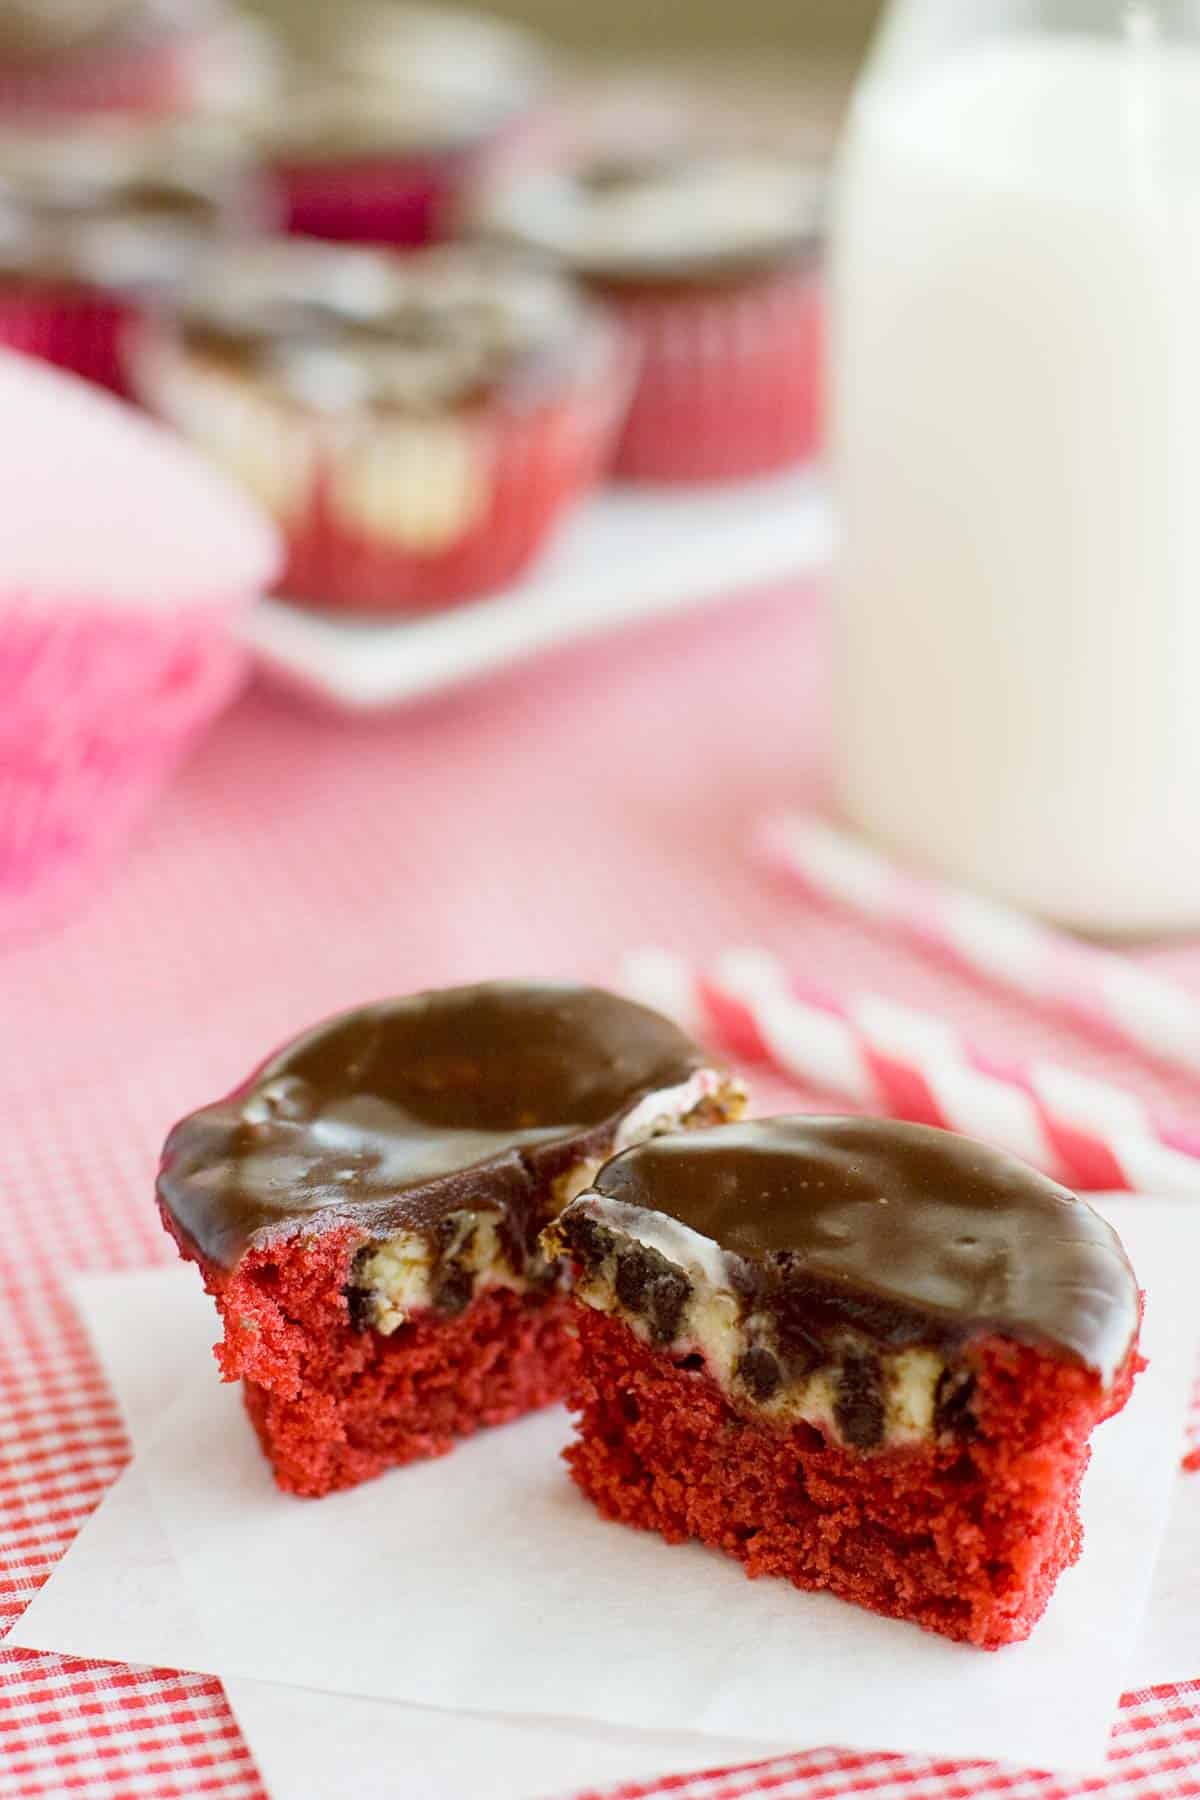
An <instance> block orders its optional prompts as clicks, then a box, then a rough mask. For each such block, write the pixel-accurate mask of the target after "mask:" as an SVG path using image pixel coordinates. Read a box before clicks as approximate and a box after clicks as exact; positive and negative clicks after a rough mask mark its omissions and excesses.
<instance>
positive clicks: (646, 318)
mask: <svg viewBox="0 0 1200 1800" xmlns="http://www.w3.org/2000/svg"><path fill="white" fill-rule="evenodd" d="M605 298H606V299H607V300H608V301H609V303H610V305H611V306H612V308H613V310H614V312H615V314H616V316H617V317H618V318H619V319H620V320H621V321H622V322H623V324H624V326H625V328H626V330H627V331H628V332H629V333H630V335H631V337H632V339H633V340H634V342H635V343H636V345H637V346H638V349H639V352H640V369H639V375H638V380H637V384H636V387H635V390H634V395H633V400H632V403H631V405H630V408H629V412H628V414H627V416H626V419H625V426H624V429H623V431H622V433H621V437H620V440H619V442H618V445H617V449H616V454H615V457H614V460H613V472H614V473H615V474H616V475H618V476H621V477H624V478H625V479H627V480H631V481H648V482H706V481H714V482H715V481H736V480H742V479H745V478H747V477H751V476H755V475H764V474H769V473H771V472H772V471H774V470H778V469H782V468H785V467H787V466H788V465H790V464H792V463H796V462H800V461H802V460H803V459H804V458H806V457H808V456H811V455H812V454H813V452H814V451H815V450H816V449H817V447H818V443H819V439H820V412H821V402H820V367H821V304H820V293H819V284H818V281H817V278H816V275H815V273H814V271H812V270H811V269H807V268H806V269H803V270H789V271H787V272H786V273H784V274H777V275H772V276H763V277H759V278H756V279H752V280H746V281H738V282H729V283H727V284H725V285H721V286H718V285H714V284H709V285H707V286H704V287H700V286H699V285H696V286H695V287H683V286H677V287H672V288H670V289H667V288H652V287H647V288H638V289H634V288H631V287H624V286H614V287H611V288H609V289H607V290H606V291H605Z"/></svg>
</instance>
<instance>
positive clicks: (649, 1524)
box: [565, 1305, 1143, 1650]
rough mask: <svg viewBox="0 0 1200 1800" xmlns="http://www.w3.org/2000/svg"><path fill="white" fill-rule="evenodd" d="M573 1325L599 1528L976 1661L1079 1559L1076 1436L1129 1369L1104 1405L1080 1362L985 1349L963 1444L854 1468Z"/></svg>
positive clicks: (583, 1448)
mask: <svg viewBox="0 0 1200 1800" xmlns="http://www.w3.org/2000/svg"><path fill="white" fill-rule="evenodd" d="M575 1314H576V1324H577V1326H578V1330H579V1336H580V1347H581V1355H580V1364H579V1370H578V1374H577V1376H576V1378H575V1381H574V1383H573V1387H572V1393H571V1396H570V1404H571V1405H572V1407H573V1408H574V1409H576V1410H577V1411H578V1412H579V1414H580V1419H579V1435H578V1438H577V1439H576V1441H575V1442H574V1443H573V1444H572V1445H571V1446H570V1448H569V1449H568V1450H567V1451H566V1453H565V1454H566V1458H567V1462H568V1463H569V1465H570V1468H571V1472H572V1475H573V1476H574V1479H575V1481H576V1482H577V1483H578V1485H579V1486H580V1487H581V1488H582V1489H583V1491H584V1493H586V1494H587V1495H588V1496H589V1498H590V1499H591V1500H592V1501H593V1502H594V1504H595V1505H596V1506H597V1507H598V1509H599V1510H600V1511H601V1512H602V1513H603V1514H605V1516H606V1517H608V1518H611V1519H616V1520H620V1521H621V1522H623V1523H624V1524H627V1525H637V1526H640V1527H642V1528H643V1529H645V1530H648V1531H657V1532H658V1533H659V1534H660V1535H661V1536H662V1537H664V1538H665V1539H666V1540H667V1541H668V1543H682V1542H684V1541H685V1540H687V1539H692V1538H694V1539H699V1540H700V1541H701V1542H702V1543H704V1544H707V1545H709V1546H710V1547H711V1548H713V1549H716V1550H722V1551H724V1552H725V1553H726V1554H727V1555H730V1556H735V1557H737V1558H738V1559H739V1561H741V1562H742V1563H743V1564H744V1565H745V1568H746V1573H747V1574H748V1575H750V1576H758V1575H778V1576H782V1577H784V1579H786V1580H788V1581H791V1582H792V1583H794V1585H795V1586H797V1587H800V1588H827V1589H828V1590H829V1591H830V1592H831V1593H834V1594H837V1595H838V1596H840V1597H841V1598H842V1599H845V1600H851V1601H854V1602H855V1603H856V1604H858V1605H859V1606H863V1607H866V1608H868V1609H869V1610H870V1611H872V1612H878V1613H884V1614H886V1615H888V1616H889V1617H892V1618H899V1619H908V1620H911V1621H912V1622H913V1623H915V1624H918V1625H923V1626H925V1627H927V1628H928V1629H931V1630H934V1631H937V1632H940V1633H941V1634H942V1635H944V1636H947V1637H952V1638H957V1639H960V1640H962V1641H964V1642H967V1643H971V1644H975V1645H978V1646H979V1647H980V1648H982V1649H986V1650H995V1649H998V1648H999V1647H1000V1646H1001V1645H1003V1644H1009V1643H1014V1642H1016V1641H1017V1640H1019V1639H1021V1638H1024V1637H1026V1636H1028V1634H1029V1632H1030V1631H1031V1629H1032V1628H1033V1626H1034V1625H1035V1624H1036V1622H1037V1620H1038V1619H1039V1618H1040V1616H1041V1614H1042V1612H1043V1611H1044V1610H1045V1607H1046V1604H1047V1601H1048V1600H1049V1598H1050V1595H1051V1593H1052V1591H1053V1589H1054V1585H1055V1582H1056V1581H1057V1579H1058V1576H1059V1574H1060V1573H1061V1571H1062V1570H1063V1569H1064V1568H1066V1567H1068V1566H1069V1565H1070V1564H1071V1563H1073V1562H1074V1561H1075V1560H1076V1559H1077V1557H1078V1555H1079V1552H1080V1548H1081V1544H1082V1528H1081V1525H1080V1521H1079V1513H1078V1505H1077V1499H1078V1493H1079V1485H1080V1482H1081V1480H1082V1477H1083V1474H1084V1471H1085V1469H1086V1468H1087V1464H1088V1460H1089V1456H1090V1450H1089V1446H1088V1438H1089V1436H1090V1433H1091V1431H1092V1429H1093V1427H1094V1426H1095V1425H1096V1424H1097V1423H1098V1422H1099V1421H1100V1420H1101V1419H1103V1418H1106V1417H1108V1416H1109V1415H1110V1414H1112V1413H1115V1412H1117V1411H1119V1410H1120V1408H1121V1407H1122V1406H1123V1405H1124V1403H1125V1401H1126V1399H1127V1398H1128V1395H1129V1391H1130V1387H1131V1385H1132V1381H1133V1377H1134V1375H1135V1374H1136V1373H1137V1371H1138V1369H1139V1368H1141V1367H1142V1366H1143V1363H1142V1359H1141V1358H1140V1357H1139V1356H1138V1355H1137V1352H1136V1349H1135V1350H1134V1351H1132V1352H1131V1353H1130V1356H1129V1358H1128V1360H1127V1362H1126V1366H1125V1368H1124V1369H1123V1371H1122V1372H1121V1373H1120V1374H1119V1376H1118V1377H1117V1379H1116V1381H1115V1382H1114V1383H1113V1386H1112V1388H1111V1390H1110V1391H1109V1392H1108V1393H1105V1391H1104V1389H1103V1384H1102V1382H1101V1380H1100V1377H1099V1376H1098V1375H1097V1374H1095V1373H1094V1372H1092V1371H1091V1370H1089V1369H1087V1368H1085V1367H1084V1366H1083V1365H1081V1364H1079V1363H1076V1362H1073V1361H1070V1360H1068V1359H1066V1358H1065V1357H1062V1356H1059V1355H1056V1354H1054V1353H1053V1352H1051V1351H1048V1350H1043V1349H1035V1348H1032V1347H1030V1346H1027V1345H1023V1344H1017V1343H1015V1342H1013V1341H1011V1340H1009V1339H1005V1338H1000V1337H983V1338H980V1339H979V1340H978V1341H977V1342H976V1343H975V1344H974V1345H973V1346H972V1347H971V1350H970V1353H969V1361H970V1364H971V1366H972V1368H973V1370H974V1372H975V1375H976V1383H977V1385H976V1390H975V1396H974V1398H973V1402H972V1404H973V1409H974V1411H975V1414H976V1418H977V1421H978V1429H977V1431H976V1432H975V1434H974V1435H973V1436H972V1437H970V1438H967V1439H959V1440H957V1441H955V1442H954V1443H952V1444H942V1443H931V1444H929V1445H920V1446H915V1447H905V1448H895V1449H887V1450H880V1451H877V1452H873V1453H872V1452H868V1453H861V1452H855V1451H851V1450H845V1449H842V1448H841V1447H840V1446H838V1445H836V1444H833V1443H830V1442H827V1441H826V1440H825V1438H824V1437H823V1436H822V1434H821V1433H820V1432H819V1431H818V1430H817V1429H816V1428H814V1427H813V1426H810V1425H806V1424H803V1423H796V1424H791V1425H785V1424H778V1423H776V1422H774V1421H771V1420H768V1419H761V1418H760V1419H755V1418H753V1417H749V1416H747V1414H745V1413H740V1412H738V1411H736V1410H735V1409H734V1407H733V1406H732V1405H731V1404H730V1402H729V1401H728V1399H727V1398H726V1397H725V1395H724V1394H723V1393H722V1391H721V1390H720V1388H719V1387H718V1386H717V1384H716V1383H715V1382H714V1381H713V1379H712V1378H711V1377H710V1376H709V1374H708V1373H707V1372H706V1371H705V1370H704V1369H702V1368H695V1367H689V1366H687V1364H686V1363H684V1364H682V1365H677V1364H676V1362H675V1361H673V1360H672V1358H671V1356H670V1355H669V1354H668V1353H664V1352H662V1351H659V1350H653V1349H651V1348H649V1347H648V1346H647V1345H646V1344H644V1343H643V1342H642V1341H641V1339H640V1338H638V1337H637V1336H636V1335H635V1334H634V1333H633V1332H632V1331H630V1330H629V1328H628V1327H627V1326H626V1325H625V1324H623V1323H622V1322H621V1321H619V1320H616V1319H612V1318H610V1317H608V1316H606V1315H605V1314H603V1313H600V1312H596V1311H594V1310H592V1309H591V1308H590V1307H587V1306H583V1305H578V1306H576V1308H575ZM691 1360H692V1359H688V1361H691Z"/></svg>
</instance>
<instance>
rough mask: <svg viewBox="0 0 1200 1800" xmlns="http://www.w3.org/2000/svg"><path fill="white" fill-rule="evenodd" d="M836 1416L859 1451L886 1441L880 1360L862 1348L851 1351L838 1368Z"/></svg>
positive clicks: (834, 1412)
mask: <svg viewBox="0 0 1200 1800" xmlns="http://www.w3.org/2000/svg"><path fill="white" fill-rule="evenodd" d="M833 1416H834V1418H835V1419H836V1420H837V1424H838V1430H839V1431H840V1432H841V1434H842V1436H843V1437H844V1438H845V1440H846V1442H847V1443H848V1444H853V1445H854V1447H855V1449H856V1450H873V1449H874V1447H875V1445H876V1444H878V1443H881V1442H882V1440H883V1395H882V1394H881V1393H880V1390H879V1363H878V1361H877V1360H876V1358H875V1357H873V1356H868V1355H866V1354H865V1353H864V1352H863V1351H861V1350H851V1351H849V1352H848V1353H847V1354H846V1355H845V1356H844V1357H843V1359H842V1366H841V1368H840V1369H839V1371H838V1379H837V1397H836V1399H835V1400H834V1403H833Z"/></svg>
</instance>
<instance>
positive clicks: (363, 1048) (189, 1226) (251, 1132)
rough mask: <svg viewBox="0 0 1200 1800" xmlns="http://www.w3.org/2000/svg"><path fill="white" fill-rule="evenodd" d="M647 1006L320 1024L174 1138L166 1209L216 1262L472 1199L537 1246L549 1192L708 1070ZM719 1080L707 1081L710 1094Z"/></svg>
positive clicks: (430, 1009)
mask: <svg viewBox="0 0 1200 1800" xmlns="http://www.w3.org/2000/svg"><path fill="white" fill-rule="evenodd" d="M708 1073H709V1071H708V1070H707V1066H706V1064H705V1059H704V1056H703V1054H702V1052H701V1051H700V1050H699V1049H698V1048H697V1046H696V1045H694V1044H693V1043H692V1042H691V1041H690V1040H689V1039H688V1038H687V1037H685V1036H684V1034H683V1033H682V1032H681V1031H679V1030H678V1029H677V1027H676V1026H674V1025H673V1024H671V1023H670V1021H669V1020H667V1019H665V1018H662V1017H661V1016H660V1015H659V1014H658V1013H654V1012H651V1011H649V1010H648V1009H647V1008H646V1007H643V1006H638V1005H635V1004H634V1003H633V1002H632V1001H628V1000H624V999H621V998H619V997H618V996H617V995H615V994H609V993H606V992H604V991H603V990H602V989H599V988H586V987H569V986H555V985H526V984H522V983H515V982H489V983H483V984H481V985H478V986H473V987H459V988H446V989H440V990H435V991H432V992H429V993H423V994H415V995H412V996H409V997H407V998H404V999H397V1000H387V1001H382V1002H380V1003H379V1004H377V1005H373V1006H365V1007H362V1008H360V1009H359V1010H357V1011H354V1012H349V1013H345V1014H342V1015H340V1016H338V1017H336V1018H333V1019H330V1020H327V1021H326V1022H325V1023H323V1024H320V1025H317V1026H316V1027H314V1029H313V1030H311V1031H309V1032H306V1033H305V1034H304V1035H303V1036H302V1037H299V1038H297V1039H295V1040H294V1042H292V1043H291V1044H288V1045H287V1046H285V1048H284V1049H282V1050H280V1051H278V1052H277V1053H276V1054H275V1055H274V1056H272V1057H271V1058H270V1060H269V1061H268V1062H266V1063H264V1064H263V1066H262V1067H261V1068H260V1069H259V1070H258V1071H257V1072H256V1073H255V1074H254V1075H253V1076H252V1077H251V1078H250V1080H249V1081H247V1082H246V1083H244V1084H243V1085H242V1086H241V1087H239V1088H236V1089H235V1090H234V1092H233V1093H232V1094H230V1095H229V1097H228V1098H227V1099H224V1100H221V1101H218V1102H217V1103H216V1104H215V1105H213V1106H206V1107H204V1108H202V1109H201V1110H200V1111H199V1112H195V1113H192V1114H190V1115H189V1116H188V1117H187V1118H185V1119H183V1120H182V1121H181V1122H180V1123H179V1124H178V1125H176V1127H175V1128H174V1130H173V1131H172V1132H171V1134H170V1136H169V1138H168V1139H167V1143H166V1146H165V1148H164V1151H163V1160H162V1165H161V1169H160V1172H159V1179H158V1194H159V1199H160V1202H161V1204H162V1205H163V1207H164V1208H165V1210H166V1211H167V1213H168V1214H169V1215H170V1216H171V1218H172V1219H173V1220H174V1221H175V1223H176V1225H177V1226H178V1227H179V1228H180V1230H181V1231H182V1232H183V1233H184V1234H185V1235H186V1236H187V1238H189V1239H190V1240H191V1242H192V1244H193V1245H194V1246H195V1247H196V1249H197V1250H198V1252H199V1253H200V1254H201V1255H202V1256H203V1257H205V1258H206V1259H207V1260H209V1261H211V1262H214V1263H217V1264H218V1265H221V1266H224V1267H232V1266H233V1265H234V1264H235V1263H236V1262H237V1260H238V1258H239V1257H240V1256H241V1254H242V1253H243V1252H244V1251H245V1250H246V1249H247V1248H248V1247H249V1246H250V1245H252V1244H254V1243H257V1242H262V1241H263V1240H264V1238H266V1239H270V1238H271V1237H274V1236H275V1235H277V1234H281V1233H282V1234H287V1233H289V1232H291V1231H293V1230H295V1229H296V1228H297V1227H300V1226H303V1225H305V1224H309V1225H313V1224H319V1225H320V1226H321V1227H322V1228H328V1227H330V1226H332V1225H336V1224H338V1223H342V1222H350V1223H353V1224H357V1225H359V1226H361V1227H362V1229H363V1231H364V1233H365V1234H367V1235H368V1236H369V1237H372V1238H376V1239H381V1238H385V1237H387V1236H389V1235H391V1234H393V1233H396V1232H402V1231H409V1230H411V1231H417V1232H420V1231H433V1230H436V1228H437V1226H438V1223H439V1221H440V1220H443V1219H445V1218H447V1217H448V1216H449V1215H450V1214H451V1213H454V1212H456V1211H460V1210H461V1209H463V1208H464V1207H469V1206H470V1205H471V1204H472V1202H473V1201H475V1202H478V1203H482V1204H484V1205H486V1206H487V1207H489V1208H491V1209H494V1210H496V1211H499V1212H502V1213H504V1214H506V1215H507V1217H508V1219H509V1222H510V1227H511V1229H512V1230H513V1231H515V1232H516V1233H517V1234H519V1235H521V1236H524V1234H525V1227H526V1214H527V1213H528V1211H529V1209H530V1207H531V1205H532V1203H533V1200H534V1198H535V1196H536V1194H537V1192H538V1191H539V1190H540V1189H542V1188H543V1187H544V1185H545V1184H546V1183H547V1182H550V1181H553V1180H554V1179H555V1177H556V1176H558V1175H560V1174H562V1173H564V1172H566V1171H567V1170H569V1169H571V1168H572V1167H573V1166H575V1165H576V1164H578V1163H579V1162H580V1161H581V1160H584V1159H588V1158H594V1157H598V1156H604V1155H606V1154H608V1153H609V1152H610V1150H611V1147H612V1143H613V1139H614V1136H615V1134H616V1131H617V1129H618V1127H619V1126H620V1125H621V1124H622V1122H623V1121H624V1120H625V1119H626V1118H627V1116H628V1115H629V1114H630V1113H631V1112H632V1111H633V1109H634V1108H635V1107H636V1106H637V1105H638V1103H639V1102H641V1101H643V1100H646V1099H647V1098H648V1097H649V1096H651V1095H658V1094H666V1093H668V1092H669V1091H670V1090H674V1089H685V1088H687V1087H688V1085H689V1084H691V1083H695V1084H696V1087H697V1092H696V1096H695V1101H696V1103H698V1102H699V1101H700V1099H702V1097H703V1096H702V1095H701V1093H700V1091H699V1090H700V1088H702V1087H704V1086H705V1076H706V1074H708ZM718 1082H719V1078H718V1077H716V1076H711V1078H710V1083H711V1085H710V1090H709V1091H711V1089H715V1087H716V1086H717V1085H718Z"/></svg>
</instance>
